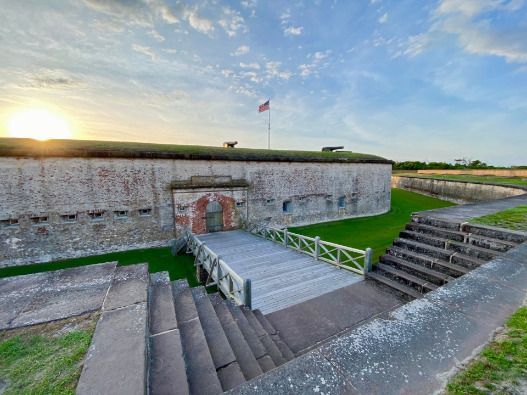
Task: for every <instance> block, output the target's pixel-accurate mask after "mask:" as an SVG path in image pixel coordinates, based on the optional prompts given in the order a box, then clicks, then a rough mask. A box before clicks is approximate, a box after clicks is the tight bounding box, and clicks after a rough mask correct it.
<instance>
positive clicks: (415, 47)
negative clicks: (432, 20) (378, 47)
mask: <svg viewBox="0 0 527 395" xmlns="http://www.w3.org/2000/svg"><path fill="white" fill-rule="evenodd" d="M428 42H429V39H428V35H426V34H418V35H416V36H410V37H408V42H407V43H406V49H405V50H404V51H399V52H398V53H397V54H396V56H399V55H402V54H404V55H408V56H410V57H414V56H416V55H419V54H420V53H421V52H423V51H424V50H425V49H426V46H427V44H428Z"/></svg>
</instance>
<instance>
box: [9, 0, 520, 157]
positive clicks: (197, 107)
mask: <svg viewBox="0 0 527 395" xmlns="http://www.w3.org/2000/svg"><path fill="white" fill-rule="evenodd" d="M0 7H1V9H2V11H1V12H0V53H1V54H2V55H1V57H2V62H1V63H0V89H1V95H0V136H8V130H7V126H6V125H7V124H8V121H9V119H10V117H12V116H13V114H15V113H16V112H17V111H20V110H22V109H26V108H45V109H48V110H50V111H52V112H54V113H55V114H58V115H59V116H60V117H61V118H64V119H66V120H67V121H68V123H69V125H70V128H71V129H72V130H73V131H74V132H75V136H76V138H82V139H97V140H124V141H145V142H155V143H178V144H198V145H216V146H217V145H221V144H222V143H223V141H226V140H237V141H238V142H239V144H238V146H239V147H250V148H266V147H267V124H268V113H267V112H265V113H261V114H259V113H258V105H259V104H262V103H263V102H265V101H266V100H267V99H268V98H270V99H271V145H272V148H277V149H300V150H320V148H321V147H322V146H328V145H343V146H345V149H346V150H351V151H354V152H366V153H371V154H377V155H381V156H384V157H386V158H389V159H393V160H428V161H447V162H453V161H454V159H456V158H463V157H465V158H472V159H480V160H483V161H486V162H488V163H489V164H494V165H505V166H509V165H521V164H523V165H527V157H526V155H525V152H526V147H527V137H526V136H527V133H526V132H527V4H526V2H525V1H524V0H463V1H461V0H442V1H418V0H415V1H409V0H399V1H387V0H362V1H359V0H357V1H351V0H347V1H343V0H340V1H337V0H331V1H329V0H328V1H324V0H319V1H316V0H315V1H308V0H303V1H292V2H289V1H272V0H271V1H262V0H245V1H226V0H211V1H190V2H186V3H184V2H176V1H171V0H69V1H66V0H60V1H51V0H50V1H45V0H33V1H29V0H17V1H11V0H0Z"/></svg>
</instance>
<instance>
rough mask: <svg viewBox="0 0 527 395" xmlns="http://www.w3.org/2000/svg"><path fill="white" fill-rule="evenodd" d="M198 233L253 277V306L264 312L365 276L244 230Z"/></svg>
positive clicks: (231, 263)
mask: <svg viewBox="0 0 527 395" xmlns="http://www.w3.org/2000/svg"><path fill="white" fill-rule="evenodd" d="M197 237H198V238H199V239H200V240H201V241H203V242H205V244H206V245H207V246H208V247H209V248H210V249H211V250H212V251H214V253H215V254H217V255H221V258H222V259H223V261H225V263H227V264H228V265H229V266H230V267H231V268H232V269H233V270H234V271H235V272H236V273H237V274H238V275H240V276H241V277H242V278H250V279H251V282H252V308H253V309H260V310H261V311H262V313H264V314H269V313H272V312H273V311H277V310H281V309H283V308H286V307H289V306H293V305H295V304H297V303H300V302H304V301H306V300H309V299H311V298H314V297H317V296H320V295H323V294H325V293H327V292H331V291H334V290H336V289H339V288H342V287H345V286H347V285H350V284H353V283H356V282H358V281H362V280H363V277H362V276H361V275H358V274H355V273H352V272H349V271H347V270H341V269H338V268H336V267H334V266H333V265H331V264H329V263H326V262H322V261H316V260H315V259H314V258H312V257H310V256H308V255H305V254H301V253H299V252H296V251H294V250H292V249H290V248H286V247H284V246H283V245H280V244H277V243H273V242H272V241H268V240H264V239H262V238H260V237H257V236H254V235H251V234H249V233H247V232H244V231H242V230H234V231H230V232H216V233H208V234H205V235H199V236H197Z"/></svg>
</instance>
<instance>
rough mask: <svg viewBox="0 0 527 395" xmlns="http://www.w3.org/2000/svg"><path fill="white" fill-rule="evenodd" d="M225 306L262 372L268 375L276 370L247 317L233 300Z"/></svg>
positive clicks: (229, 300) (228, 301)
mask: <svg viewBox="0 0 527 395" xmlns="http://www.w3.org/2000/svg"><path fill="white" fill-rule="evenodd" d="M225 304H226V305H227V308H228V309H229V311H230V313H231V315H232V318H234V320H235V321H236V324H237V325H238V328H240V331H241V333H242V334H243V337H244V338H245V341H246V342H247V344H248V345H249V348H250V349H251V351H252V353H253V355H254V357H255V358H256V360H257V361H258V364H259V365H260V367H261V368H262V371H263V372H264V373H266V372H268V371H270V370H272V369H274V368H276V365H275V363H274V362H273V360H272V358H271V357H270V356H269V355H268V354H267V351H266V349H265V347H264V345H263V344H262V342H261V341H260V339H259V338H258V335H257V334H256V333H255V332H254V329H253V328H252V327H251V325H250V324H249V322H248V321H247V318H245V315H244V314H243V312H242V311H241V310H240V308H239V307H238V306H237V305H236V303H235V302H234V301H233V300H232V299H228V300H226V301H225Z"/></svg>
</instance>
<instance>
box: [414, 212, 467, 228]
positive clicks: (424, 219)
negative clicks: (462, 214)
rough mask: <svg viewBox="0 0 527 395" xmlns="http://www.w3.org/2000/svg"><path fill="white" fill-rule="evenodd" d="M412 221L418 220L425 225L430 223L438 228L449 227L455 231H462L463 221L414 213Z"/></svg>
mask: <svg viewBox="0 0 527 395" xmlns="http://www.w3.org/2000/svg"><path fill="white" fill-rule="evenodd" d="M412 222H416V223H419V224H423V225H430V226H433V227H436V228H442V229H448V230H454V231H460V230H462V229H461V224H462V221H455V220H446V219H439V218H433V217H428V216H423V215H418V214H412Z"/></svg>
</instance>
